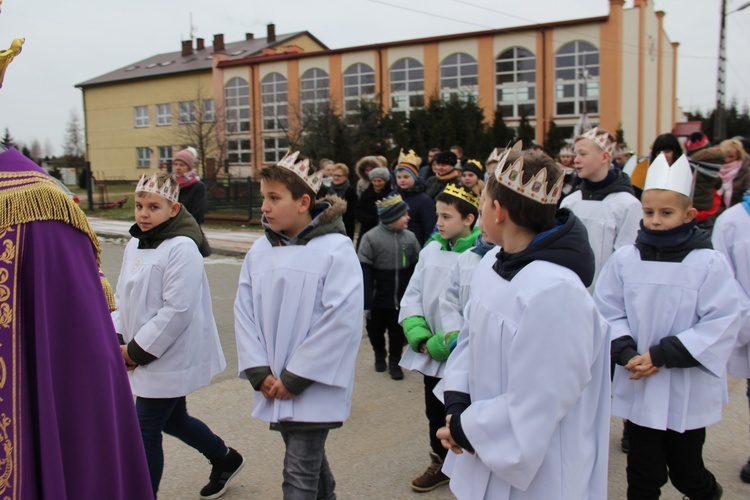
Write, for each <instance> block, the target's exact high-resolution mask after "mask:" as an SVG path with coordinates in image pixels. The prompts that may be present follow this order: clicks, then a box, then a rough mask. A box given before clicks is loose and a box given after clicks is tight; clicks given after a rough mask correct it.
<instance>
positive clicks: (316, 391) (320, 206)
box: [234, 153, 364, 499]
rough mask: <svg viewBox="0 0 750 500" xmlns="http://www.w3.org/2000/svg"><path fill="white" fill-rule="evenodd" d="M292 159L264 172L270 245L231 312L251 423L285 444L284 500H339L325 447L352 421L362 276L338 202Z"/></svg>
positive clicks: (259, 250)
mask: <svg viewBox="0 0 750 500" xmlns="http://www.w3.org/2000/svg"><path fill="white" fill-rule="evenodd" d="M297 157H298V153H293V154H287V156H285V157H284V158H283V159H282V160H281V161H279V163H278V164H277V165H272V166H269V167H265V168H264V169H263V170H261V172H260V177H261V187H260V192H261V196H262V197H263V204H262V206H261V210H262V211H263V225H264V226H265V228H266V237H265V238H263V239H260V240H258V241H257V242H255V244H254V245H253V247H252V248H251V249H250V251H249V252H248V254H247V256H246V257H245V262H244V263H243V265H242V271H241V273H240V283H239V289H238V290H237V299H236V301H235V305H234V313H235V333H236V336H237V354H238V357H239V373H240V377H242V378H247V379H248V380H249V381H250V383H251V384H252V386H253V388H254V389H255V391H256V392H255V394H254V396H253V412H252V414H253V416H254V417H255V418H258V419H260V420H264V421H266V422H269V423H270V425H271V429H272V430H278V431H280V433H281V436H282V438H283V440H284V445H285V447H286V453H285V456H284V471H283V483H282V491H283V494H284V498H295V499H297V498H320V499H332V498H335V497H336V494H335V491H334V488H335V481H334V478H333V474H332V472H331V469H330V467H329V465H328V460H327V458H326V453H325V442H326V438H327V437H328V432H329V431H330V430H331V429H334V428H338V427H341V425H342V423H343V421H344V420H346V419H347V418H348V417H349V413H350V410H351V402H352V391H353V388H354V367H355V362H356V358H357V350H358V348H359V343H360V340H361V338H362V320H363V307H364V304H363V299H364V290H363V285H362V269H361V268H360V265H359V260H358V259H357V254H356V252H355V251H354V246H353V245H352V242H351V240H350V239H349V238H348V237H347V235H346V230H345V228H344V222H343V219H342V215H343V214H344V212H345V211H346V203H345V202H344V201H343V200H341V199H340V198H339V197H337V196H329V197H325V198H323V199H321V200H319V201H318V202H317V203H316V202H315V195H316V192H317V190H318V188H319V187H320V185H321V175H320V172H315V173H313V174H310V175H308V174H309V169H308V167H309V161H308V160H302V161H297Z"/></svg>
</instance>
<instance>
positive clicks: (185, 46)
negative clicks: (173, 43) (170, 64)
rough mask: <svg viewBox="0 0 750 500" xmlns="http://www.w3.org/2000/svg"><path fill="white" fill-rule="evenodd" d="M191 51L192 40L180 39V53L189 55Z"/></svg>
mask: <svg viewBox="0 0 750 500" xmlns="http://www.w3.org/2000/svg"><path fill="white" fill-rule="evenodd" d="M192 53H193V41H192V40H183V41H182V55H183V56H189V55H191V54H192Z"/></svg>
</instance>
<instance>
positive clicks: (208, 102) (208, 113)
mask: <svg viewBox="0 0 750 500" xmlns="http://www.w3.org/2000/svg"><path fill="white" fill-rule="evenodd" d="M201 106H202V107H201V109H202V110H203V121H204V122H213V121H214V120H216V111H215V110H214V100H213V99H203V103H202V105H201Z"/></svg>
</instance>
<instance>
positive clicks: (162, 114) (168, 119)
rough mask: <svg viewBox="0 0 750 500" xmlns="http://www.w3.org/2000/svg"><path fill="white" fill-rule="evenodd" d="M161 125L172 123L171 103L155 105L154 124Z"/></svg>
mask: <svg viewBox="0 0 750 500" xmlns="http://www.w3.org/2000/svg"><path fill="white" fill-rule="evenodd" d="M163 125H172V105H171V104H169V103H166V104H157V105H156V126H157V127H160V126H163Z"/></svg>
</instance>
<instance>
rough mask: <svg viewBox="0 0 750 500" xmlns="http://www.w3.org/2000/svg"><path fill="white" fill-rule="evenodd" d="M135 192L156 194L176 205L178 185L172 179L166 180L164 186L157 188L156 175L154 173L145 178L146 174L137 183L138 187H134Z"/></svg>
mask: <svg viewBox="0 0 750 500" xmlns="http://www.w3.org/2000/svg"><path fill="white" fill-rule="evenodd" d="M135 192H136V193H154V194H158V195H159V196H163V197H164V198H166V199H168V200H169V201H171V202H172V203H177V199H178V198H179V196H180V185H179V184H177V183H176V182H172V179H170V178H167V179H166V180H165V181H164V184H162V186H161V187H159V182H158V177H157V174H155V173H154V174H153V175H152V176H151V177H146V174H143V175H142V176H141V180H140V181H138V185H137V186H136V187H135Z"/></svg>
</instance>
